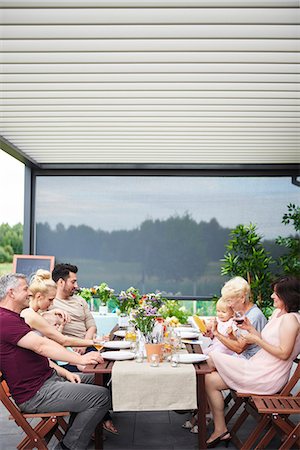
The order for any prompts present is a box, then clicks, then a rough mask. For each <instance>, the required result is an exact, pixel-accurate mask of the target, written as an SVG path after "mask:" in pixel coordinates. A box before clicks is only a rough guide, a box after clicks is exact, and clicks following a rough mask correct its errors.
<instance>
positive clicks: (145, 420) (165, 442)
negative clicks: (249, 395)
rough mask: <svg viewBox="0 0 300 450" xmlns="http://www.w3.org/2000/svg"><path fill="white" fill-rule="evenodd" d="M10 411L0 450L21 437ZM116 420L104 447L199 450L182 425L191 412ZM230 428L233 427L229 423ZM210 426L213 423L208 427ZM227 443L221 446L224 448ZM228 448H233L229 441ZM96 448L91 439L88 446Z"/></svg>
mask: <svg viewBox="0 0 300 450" xmlns="http://www.w3.org/2000/svg"><path fill="white" fill-rule="evenodd" d="M7 417H8V413H7V412H6V411H5V410H4V407H3V405H2V404H1V405H0V450H13V449H15V448H16V445H17V444H18V443H19V442H20V440H21V432H20V430H19V429H18V427H17V426H16V424H15V423H14V422H13V421H9V420H8V419H7ZM113 417H114V423H115V424H116V426H117V427H118V429H119V432H120V434H119V435H118V436H116V435H113V434H111V433H107V432H105V435H106V440H105V442H104V450H139V449H140V450H142V449H143V450H197V449H198V442H197V435H195V434H192V433H190V432H189V431H188V430H184V429H183V428H181V425H182V423H183V422H184V421H185V420H187V418H188V417H189V415H188V414H177V413H175V412H168V411H161V412H139V413H124V412H122V413H114V415H113ZM252 424H253V420H252V419H249V420H248V421H247V423H246V426H245V427H244V429H243V430H242V431H241V433H240V436H243V435H244V436H247V434H248V433H249V431H250V430H251V429H252ZM229 428H230V427H229ZM209 429H211V426H210V427H209ZM56 444H57V441H56V439H53V440H52V441H51V443H50V446H49V449H51V450H52V449H54V448H55V446H56ZM278 444H279V440H278V439H277V438H276V439H274V440H273V441H272V442H271V444H270V445H269V446H268V447H267V448H268V449H276V448H278V447H279V445H278ZM223 448H225V446H221V445H219V446H218V449H220V450H221V449H223ZM228 448H229V449H234V448H235V446H234V445H233V444H231V443H230V444H229V447H228ZM92 449H94V445H93V443H91V445H90V447H89V450H92Z"/></svg>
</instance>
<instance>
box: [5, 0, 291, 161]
mask: <svg viewBox="0 0 300 450" xmlns="http://www.w3.org/2000/svg"><path fill="white" fill-rule="evenodd" d="M1 3H2V13H1V22H2V24H3V26H2V39H1V40H2V49H1V58H2V63H3V65H2V75H1V80H2V87H1V90H2V94H3V100H2V106H1V114H2V118H1V131H0V133H1V135H2V136H3V138H4V139H2V148H4V149H5V150H6V151H11V152H12V151H14V149H15V150H16V151H17V152H19V151H20V154H21V153H23V154H24V156H25V157H26V158H28V160H32V161H33V162H36V163H37V164H38V165H40V166H41V167H51V166H52V165H54V164H56V165H58V164H64V165H69V166H72V165H74V164H75V165H76V164H77V165H79V166H82V167H83V166H84V165H85V164H91V165H93V164H129V165H134V164H137V165H139V164H196V165H197V164H279V165H280V164H299V163H300V154H299V153H300V150H299V148H300V140H299V82H300V74H299V63H300V60H299V50H300V45H299V42H300V41H299V38H300V31H299V29H300V27H299V24H300V9H299V1H298V0H231V1H222V0H185V1H184V0H173V1H168V0H161V1H159V0H139V1H130V0H123V1H122V0H119V1H115V0H110V1H103V0H97V1H90V0H87V1H77V0H69V1H68V0H63V1H47V0H45V1H41V0H39V1H35V0H33V1H26V0H24V1H22V0H19V1H15V0H2V2H1Z"/></svg>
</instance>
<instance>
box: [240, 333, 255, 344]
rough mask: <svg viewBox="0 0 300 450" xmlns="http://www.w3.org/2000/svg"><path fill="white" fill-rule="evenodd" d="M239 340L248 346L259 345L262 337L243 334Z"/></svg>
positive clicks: (253, 334)
mask: <svg viewBox="0 0 300 450" xmlns="http://www.w3.org/2000/svg"><path fill="white" fill-rule="evenodd" d="M239 339H240V340H241V341H244V342H246V343H247V344H258V343H259V341H260V337H259V336H258V335H257V334H256V333H247V334H241V335H240V336H239Z"/></svg>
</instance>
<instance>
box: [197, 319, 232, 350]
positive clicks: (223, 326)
mask: <svg viewBox="0 0 300 450" xmlns="http://www.w3.org/2000/svg"><path fill="white" fill-rule="evenodd" d="M217 322H218V326H217V329H218V332H219V333H220V334H223V336H228V328H230V327H231V328H232V327H233V325H234V322H233V319H229V320H227V321H226V322H221V320H219V319H217ZM215 350H217V351H219V352H222V353H226V354H227V355H233V354H235V352H233V351H232V350H230V349H229V348H228V347H226V345H224V344H222V342H221V341H219V339H218V338H216V337H215V338H213V340H212V344H210V345H209V346H208V347H207V348H205V349H204V350H203V353H204V354H205V355H209V354H210V353H211V352H213V351H215Z"/></svg>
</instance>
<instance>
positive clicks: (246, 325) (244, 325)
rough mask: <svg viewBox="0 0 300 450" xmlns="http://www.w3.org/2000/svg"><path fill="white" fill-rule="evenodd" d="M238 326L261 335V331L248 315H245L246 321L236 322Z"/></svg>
mask: <svg viewBox="0 0 300 450" xmlns="http://www.w3.org/2000/svg"><path fill="white" fill-rule="evenodd" d="M236 326H237V328H240V329H241V330H246V331H248V332H249V333H251V334H256V335H257V336H259V337H260V333H259V331H257V329H256V328H255V327H254V326H253V325H252V323H251V322H250V320H249V319H248V317H245V319H244V322H243V323H242V324H241V325H238V324H236Z"/></svg>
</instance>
